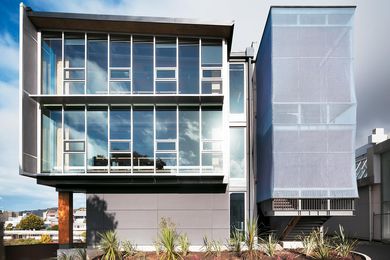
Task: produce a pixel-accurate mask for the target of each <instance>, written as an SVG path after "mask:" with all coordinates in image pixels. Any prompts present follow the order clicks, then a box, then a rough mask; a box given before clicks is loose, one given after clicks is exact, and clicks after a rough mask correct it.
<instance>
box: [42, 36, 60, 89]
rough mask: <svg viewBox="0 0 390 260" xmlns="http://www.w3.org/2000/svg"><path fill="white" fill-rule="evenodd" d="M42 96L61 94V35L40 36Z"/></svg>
mask: <svg viewBox="0 0 390 260" xmlns="http://www.w3.org/2000/svg"><path fill="white" fill-rule="evenodd" d="M41 55H42V58H41V59H42V74H41V77H42V94H62V88H61V83H62V35H61V34H44V35H42V50H41Z"/></svg>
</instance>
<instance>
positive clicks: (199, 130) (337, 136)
mask: <svg viewBox="0 0 390 260" xmlns="http://www.w3.org/2000/svg"><path fill="white" fill-rule="evenodd" d="M353 16H354V7H299V8H298V7H272V8H271V9H270V12H269V16H268V20H267V23H266V26H265V30H264V32H263V35H262V37H261V43H260V46H259V49H258V50H257V49H255V48H253V47H248V48H247V49H245V50H242V51H241V52H236V51H232V47H231V46H232V41H233V38H234V37H233V32H234V23H233V22H207V21H199V20H190V19H176V18H157V17H136V16H118V15H95V14H75V13H53V12H41V11H35V10H32V9H31V8H28V7H26V6H24V5H23V4H22V5H21V7H20V36H21V37H20V63H19V66H20V81H19V82H20V119H21V122H20V174H22V175H25V176H27V177H31V178H35V179H36V181H37V184H40V185H47V186H51V187H53V188H55V189H56V191H58V210H59V213H58V216H59V220H58V221H59V243H60V244H61V246H62V247H67V246H70V245H71V244H72V242H73V241H72V232H73V229H74V228H73V221H75V222H77V221H78V217H76V216H75V219H73V217H72V213H73V199H72V198H73V193H75V192H82V193H85V194H87V202H86V203H87V208H86V211H85V212H86V228H87V243H88V245H89V246H92V247H93V246H95V245H96V244H97V242H98V241H99V237H98V235H97V234H98V232H103V231H105V230H116V231H117V234H118V236H119V238H120V239H121V240H125V239H127V240H130V241H133V242H134V243H136V244H137V245H139V246H152V244H153V241H155V239H156V237H157V234H158V229H159V222H160V220H161V218H170V219H171V220H172V221H173V222H174V223H176V226H177V229H178V231H179V232H185V233H187V235H188V237H189V239H190V241H191V244H192V245H194V246H200V245H201V244H202V243H203V236H205V235H206V236H208V237H209V238H210V239H215V240H220V241H226V239H227V238H228V237H229V235H230V232H231V231H234V230H235V229H239V230H241V231H244V230H245V228H246V221H247V220H248V219H253V218H256V217H259V221H260V222H262V223H263V224H264V225H266V226H268V227H269V228H272V229H275V230H277V231H278V235H279V237H280V238H281V239H284V240H288V239H293V238H294V234H297V233H299V234H300V232H302V231H305V228H307V227H310V228H311V227H314V226H320V225H322V224H323V223H324V222H325V221H326V220H328V219H329V218H330V217H332V216H352V215H353V214H354V210H355V208H354V205H355V199H356V198H357V197H358V193H357V185H356V178H355V170H354V160H355V155H354V142H355V141H354V139H355V124H356V100H355V90H354V84H353V73H352V59H353V57H352V31H353ZM253 19H255V18H253Z"/></svg>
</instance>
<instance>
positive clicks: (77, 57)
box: [64, 33, 85, 94]
mask: <svg viewBox="0 0 390 260" xmlns="http://www.w3.org/2000/svg"><path fill="white" fill-rule="evenodd" d="M64 37H65V41H64V94H85V34H83V33H65V36H64Z"/></svg>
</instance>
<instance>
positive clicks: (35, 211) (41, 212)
mask: <svg viewBox="0 0 390 260" xmlns="http://www.w3.org/2000/svg"><path fill="white" fill-rule="evenodd" d="M48 209H55V210H56V209H58V208H47V209H34V210H23V211H19V214H20V215H23V213H31V214H34V215H37V216H39V217H41V218H42V217H43V213H44V212H46V211H47V210H48Z"/></svg>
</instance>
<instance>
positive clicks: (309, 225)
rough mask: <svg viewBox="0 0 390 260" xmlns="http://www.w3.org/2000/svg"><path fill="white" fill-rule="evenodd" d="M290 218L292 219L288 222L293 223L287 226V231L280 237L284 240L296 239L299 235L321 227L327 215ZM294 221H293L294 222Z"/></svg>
mask: <svg viewBox="0 0 390 260" xmlns="http://www.w3.org/2000/svg"><path fill="white" fill-rule="evenodd" d="M294 218H296V217H293V218H292V221H290V222H289V224H290V223H292V224H295V225H294V226H292V227H290V228H289V230H288V231H289V232H284V234H283V236H284V237H280V238H281V240H284V241H292V240H297V238H298V237H300V236H306V235H308V234H309V233H310V232H311V231H312V230H313V229H316V228H319V227H321V226H322V225H323V224H324V223H325V222H326V221H327V220H328V219H329V217H327V216H324V217H299V219H298V220H296V219H294ZM294 220H295V221H294ZM294 222H295V223H294Z"/></svg>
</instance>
